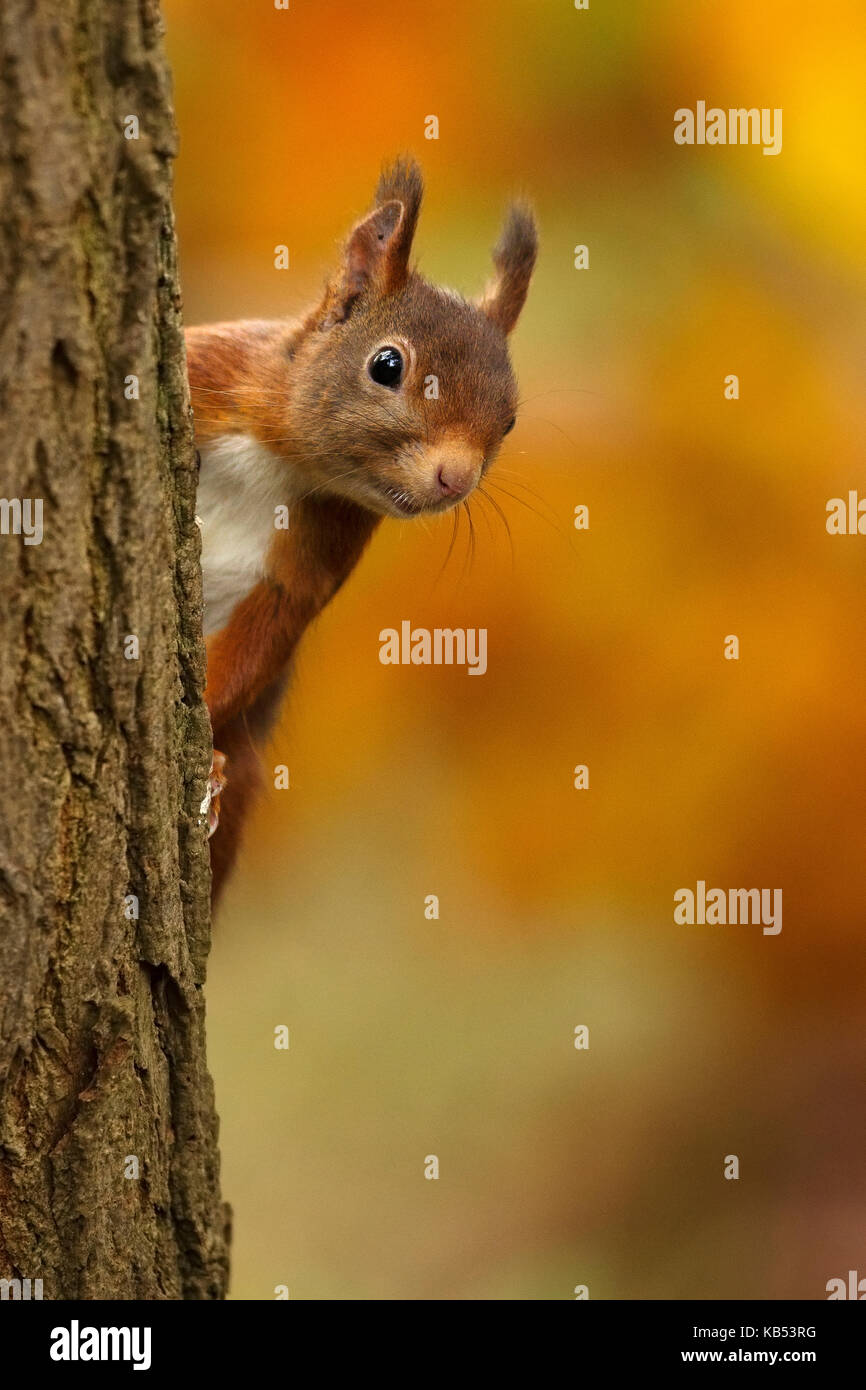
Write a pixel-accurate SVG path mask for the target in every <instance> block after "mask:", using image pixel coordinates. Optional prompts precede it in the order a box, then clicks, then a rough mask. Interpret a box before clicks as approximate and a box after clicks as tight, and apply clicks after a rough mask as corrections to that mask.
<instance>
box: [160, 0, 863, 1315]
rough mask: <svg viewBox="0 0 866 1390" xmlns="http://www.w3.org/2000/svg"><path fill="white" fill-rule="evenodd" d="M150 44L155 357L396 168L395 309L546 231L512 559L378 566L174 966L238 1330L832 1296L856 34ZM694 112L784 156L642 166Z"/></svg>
mask: <svg viewBox="0 0 866 1390" xmlns="http://www.w3.org/2000/svg"><path fill="white" fill-rule="evenodd" d="M164 10H165V16H166V23H167V33H168V44H169V53H170V57H171V59H172V63H173V67H174V80H175V94H176V107H177V118H178V125H179V130H180V140H181V153H180V158H179V161H178V165H177V184H176V191H177V214H178V231H179V237H180V249H181V268H182V276H183V284H184V302H185V315H186V319H187V322H188V323H196V322H204V321H207V320H213V319H228V318H232V317H241V316H246V317H252V316H269V317H277V316H281V315H283V314H291V313H293V312H295V311H296V310H298V309H300V308H301V307H303V306H304V305H305V304H306V303H307V302H308V301H309V300H311V299H312V298H313V297H314V296H315V295H316V294H317V292H318V291H319V289H320V287H321V284H322V281H323V277H324V275H325V273H326V270H327V269H328V267H329V265H330V263H331V261H332V259H333V255H334V252H335V249H336V246H337V244H338V242H339V240H340V238H341V237H342V235H343V234H344V232H345V231H346V229H347V228H348V226H349V225H350V224H351V222H352V221H353V219H354V218H355V217H356V216H358V215H359V214H360V213H361V212H363V211H364V210H365V208H366V207H367V205H368V202H369V199H370V196H371V193H372V189H373V186H374V183H375V179H376V175H377V171H378V168H379V166H380V164H381V162H382V161H383V160H384V159H385V158H387V157H389V156H391V155H393V154H395V153H397V152H399V151H401V150H408V151H411V152H413V153H414V154H416V155H417V156H418V157H419V159H420V160H421V162H422V164H423V167H424V171H425V176H426V181H427V195H426V202H425V207H424V210H423V213H422V218H421V223H420V230H419V235H418V238H417V242H416V253H417V257H418V261H419V264H420V267H421V269H422V270H423V271H424V272H425V273H426V274H427V275H428V276H429V277H430V278H432V279H434V280H437V281H439V282H441V283H445V284H448V285H451V286H454V287H455V288H458V289H460V290H461V291H463V292H465V293H469V294H471V293H474V292H475V291H476V290H477V289H479V288H480V287H481V285H482V284H483V282H484V279H485V277H486V275H487V273H488V269H489V248H490V246H491V245H492V243H493V241H494V240H495V237H496V234H497V231H498V226H499V221H500V218H501V214H502V210H503V207H504V205H505V202H506V200H507V198H508V196H509V195H510V194H511V193H513V192H515V191H522V192H525V193H526V194H528V195H529V196H530V197H531V198H532V200H533V202H534V203H535V206H536V208H537V212H538V216H539V220H540V226H541V237H542V252H541V257H540V261H539V265H538V270H537V274H536V278H535V282H534V284H533V288H532V291H531V293H530V298H529V303H528V305H527V308H526V310H525V312H524V315H523V317H522V320H521V322H520V324H519V326H518V329H517V332H516V334H515V337H514V344H513V351H514V358H515V363H516V366H517V369H518V373H519V377H520V383H521V393H522V402H523V403H522V405H521V409H520V414H519V420H518V425H517V428H516V429H515V430H514V432H513V433H512V434H511V435H510V436H509V438H508V440H507V441H506V445H505V447H504V449H503V452H502V455H501V456H500V461H499V463H498V464H497V467H496V469H495V472H494V473H493V475H492V481H493V482H496V483H498V484H499V485H500V487H501V489H502V491H499V492H497V491H495V490H494V491H493V496H494V497H495V498H496V499H497V500H498V501H499V502H500V504H501V505H502V508H503V510H504V511H505V512H506V514H507V518H508V523H509V527H510V531H511V543H510V544H509V539H508V536H507V535H506V532H505V529H504V527H503V525H502V524H501V522H500V521H499V519H498V518H497V517H496V515H495V514H494V513H493V512H492V511H491V510H490V509H489V508H487V507H486V506H485V504H484V503H483V501H479V500H478V499H476V500H475V502H474V503H473V507H472V513H473V519H474V523H475V531H476V549H475V555H474V559H472V558H471V557H470V553H469V545H468V529H467V526H466V524H465V522H464V523H463V526H462V528H461V533H460V535H459V536H458V539H457V543H456V545H455V547H454V551H453V552H452V554H451V556H450V559H449V560H448V562H447V564H445V559H446V553H447V551H448V545H449V540H450V536H451V524H450V521H449V520H448V519H445V520H442V521H439V522H437V523H435V524H433V523H424V522H422V523H418V522H414V523H413V522H406V523H399V522H396V521H389V522H387V523H385V524H384V525H383V526H382V528H381V529H380V532H379V534H378V535H377V537H376V540H375V542H374V544H373V546H372V548H371V550H370V552H369V553H368V555H367V556H366V558H365V559H364V561H363V564H362V565H361V567H360V568H359V570H358V571H357V572H356V573H355V575H354V576H353V578H352V580H351V581H350V583H349V584H348V586H347V587H346V589H345V590H344V591H343V592H342V593H341V594H340V595H339V597H338V599H337V600H336V601H335V602H334V603H333V605H332V606H331V607H330V608H329V609H328V610H327V612H326V614H325V615H324V617H323V618H322V620H321V621H320V622H319V623H318V625H317V626H316V628H315V629H314V630H313V631H311V632H310V633H309V634H308V637H307V639H306V642H305V644H304V649H303V653H302V656H301V659H300V661H299V664H298V668H297V673H296V678H295V681H294V686H293V689H292V692H291V697H290V700H289V702H288V705H287V708H286V711H285V717H284V719H283V721H282V723H281V726H280V728H279V730H278V733H277V736H276V737H275V739H274V742H273V746H272V748H271V749H270V750H269V753H268V756H267V758H266V762H267V765H268V767H272V766H273V765H274V764H278V763H285V764H287V765H288V767H289V769H290V777H291V787H290V789H289V790H288V791H277V790H274V789H271V790H270V791H269V792H268V794H267V796H266V797H265V799H264V801H263V803H262V805H261V806H260V808H259V812H258V814H257V817H256V819H255V822H254V826H253V829H252V831H251V833H250V836H249V840H248V844H247V849H246V854H245V856H244V858H243V862H242V866H241V869H240V871H239V872H238V874H237V877H236V879H235V881H234V882H233V884H232V887H231V889H230V891H229V893H228V894H227V897H226V900H225V905H224V909H223V911H222V913H221V915H220V918H219V920H218V922H217V929H216V940H215V947H214V952H213V957H212V962H211V968H210V976H209V981H208V1007H209V1039H210V1053H211V1060H212V1067H213V1071H214V1075H215V1080H216V1086H217V1099H218V1108H219V1110H220V1114H221V1118H222V1153H223V1177H224V1190H225V1195H226V1197H227V1199H228V1200H229V1201H230V1202H231V1203H232V1205H233V1208H234V1216H235V1226H234V1252H235V1253H234V1276H233V1295H234V1296H235V1297H240V1298H266V1299H267V1298H273V1296H274V1288H275V1286H276V1285H279V1284H285V1285H288V1287H289V1290H290V1296H291V1297H292V1298H300V1299H452V1298H455V1299H548V1298H552V1299H561V1298H573V1297H574V1292H573V1291H574V1288H575V1286H576V1285H579V1284H585V1285H588V1287H589V1293H590V1297H591V1298H626V1299H634V1298H666V1299H681V1298H690V1297H693V1298H729V1299H738V1298H763V1299H774V1298H781V1297H799V1298H810V1299H811V1298H823V1297H826V1294H825V1285H826V1282H827V1280H828V1279H830V1278H833V1277H835V1276H842V1277H846V1275H847V1271H848V1270H849V1269H853V1268H856V1269H859V1271H860V1273H861V1275H862V1274H866V1242H864V1225H866V1189H864V1173H863V1163H862V1155H863V1150H864V1144H866V1118H864V1117H866V1095H864V1091H866V1042H864V1029H863V1006H864V981H863V973H864V972H863V943H862V935H863V904H864V891H863V860H864V850H866V834H864V827H866V823H864V793H863V787H864V783H866V752H864V697H866V644H864V640H863V624H864V606H863V575H864V559H863V556H864V547H866V540H864V539H863V538H862V537H860V538H857V537H850V536H834V537H831V536H829V535H828V534H827V532H826V530H825V507H826V503H827V501H828V499H829V498H831V497H837V496H841V497H845V496H846V495H847V492H848V490H849V489H857V488H859V489H860V490H861V492H862V493H863V494H864V495H866V473H864V468H863V458H864V453H863V447H864V434H866V428H864V426H866V413H864V390H863V380H864V346H866V331H864V314H863V305H864V257H863V248H864V244H866V225H864V224H866V161H864V157H863V151H864V148H866V101H864V84H863V71H864V61H866V42H864V41H866V13H864V10H863V7H862V5H861V4H860V3H859V0H851V2H850V3H841V0H839V2H837V3H834V2H833V0H825V3H823V4H821V5H815V4H812V3H802V2H801V3H790V0H785V2H784V3H783V0H764V3H763V4H761V5H760V6H756V5H754V4H753V3H751V0H728V3H726V4H724V5H721V4H718V3H707V2H706V0H681V3H673V0H669V2H668V3H665V0H655V3H649V0H643V3H641V2H640V0H631V3H629V4H624V3H619V4H616V5H613V6H606V5H602V4H597V5H596V4H595V3H593V4H592V5H591V6H590V9H589V10H588V11H586V12H581V11H578V10H575V8H574V6H573V4H572V3H571V0H474V3H472V4H463V3H457V0H451V3H438V2H437V0H403V3H401V5H400V6H399V7H395V6H393V5H374V6H367V5H359V4H358V3H357V0H354V2H353V3H349V0H333V2H332V3H327V4H325V3H321V0H291V8H290V9H289V10H288V11H282V10H276V9H275V8H274V6H273V4H272V3H271V0H259V3H256V4H251V3H247V4H244V5H238V4H237V3H236V2H235V0H207V2H205V0H164ZM698 100H705V101H707V103H708V105H718V106H721V107H723V108H727V107H729V106H735V107H739V106H749V107H759V108H760V107H769V108H776V107H782V108H783V110H784V126H783V149H782V153H781V154H780V155H779V156H778V157H776V158H769V157H764V156H763V155H762V153H761V150H760V148H758V147H753V146H750V147H714V148H711V147H703V148H702V147H697V146H695V147H691V148H689V147H680V146H677V145H675V144H674V140H673V125H674V122H673V115H674V111H675V110H676V109H677V108H678V107H682V106H690V107H692V108H694V106H695V104H696V102H697V101H698ZM431 114H434V115H436V116H437V117H438V119H439V132H440V134H439V139H438V140H426V139H425V138H424V122H425V117H427V116H428V115H431ZM280 243H284V244H286V245H287V246H288V247H289V250H290V269H289V270H288V271H277V270H275V269H274V247H275V246H276V245H277V244H280ZM580 244H585V245H586V246H587V247H588V248H589V268H588V269H585V270H577V269H575V268H574V248H575V246H577V245H580ZM730 373H736V374H737V375H738V376H739V379H740V399H739V400H738V401H729V400H726V399H725V397H724V379H725V377H726V376H727V375H728V374H730ZM508 494H511V495H508ZM579 504H583V505H585V506H587V507H588V508H589V516H590V526H589V529H588V530H586V531H578V530H575V529H574V525H573V516H574V509H575V507H576V506H578V505H579ZM512 549H513V554H512ZM443 565H444V569H443ZM404 618H408V619H410V620H411V621H412V622H413V624H415V625H416V626H425V627H429V628H433V627H436V626H464V627H465V626H468V627H479V626H482V627H486V628H488V630H489V670H488V673H487V675H486V676H485V677H484V678H483V679H478V678H476V679H471V678H469V677H468V676H467V674H466V672H465V671H464V670H462V669H459V668H450V669H449V668H414V667H406V668H404V667H400V668H396V667H384V666H382V665H380V663H379V660H378V651H379V640H378V634H379V631H380V629H381V628H384V627H396V626H399V623H400V621H401V620H402V619H404ZM730 633H734V634H737V635H738V637H739V640H740V653H741V654H740V660H739V661H738V662H733V661H726V660H724V659H723V647H724V639H725V637H726V636H727V635H728V634H730ZM579 763H584V764H586V765H588V767H589V775H590V786H589V789H588V790H586V791H578V790H575V789H574V787H573V769H574V767H575V765H576V764H579ZM699 878H703V879H705V880H706V881H707V883H708V885H718V886H723V887H726V888H727V887H735V886H743V887H753V886H760V887H767V888H775V887H781V888H782V889H783V892H784V925H783V930H782V933H781V935H779V936H775V937H771V936H763V935H762V934H761V931H760V928H759V927H758V928H756V927H750V926H728V927H711V926H693V927H684V926H675V925H674V923H673V894H674V891H675V890H676V889H677V888H679V887H684V886H690V887H692V888H694V886H695V883H696V881H697V879H699ZM434 893H435V894H437V895H438V896H439V900H440V917H439V920H438V921H430V920H427V919H426V918H425V913H424V901H425V897H426V896H427V895H428V894H434ZM279 1024H285V1025H287V1026H288V1027H289V1029H290V1036H291V1046H290V1050H289V1051H288V1052H281V1051H276V1050H275V1048H274V1045H273V1038H274V1028H275V1027H276V1026H277V1025H279ZM578 1024H585V1025H586V1026H587V1027H588V1028H589V1033H590V1047H589V1050H588V1051H578V1050H575V1047H574V1029H575V1027H576V1026H577V1025H578ZM430 1154H436V1155H437V1156H438V1158H439V1163H440V1178H439V1180H438V1181H427V1180H425V1178H424V1163H425V1157H426V1156H427V1155H430ZM727 1154H737V1155H738V1156H739V1159H740V1165H741V1169H740V1172H741V1175H740V1179H739V1181H726V1180H725V1179H724V1177H723V1168H724V1158H725V1155H727Z"/></svg>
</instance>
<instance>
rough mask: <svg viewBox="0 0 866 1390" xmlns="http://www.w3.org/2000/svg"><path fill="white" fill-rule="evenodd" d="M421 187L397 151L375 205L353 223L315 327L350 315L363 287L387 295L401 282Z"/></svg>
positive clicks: (417, 173)
mask: <svg viewBox="0 0 866 1390" xmlns="http://www.w3.org/2000/svg"><path fill="white" fill-rule="evenodd" d="M423 192H424V181H423V179H422V177H421V170H420V169H419V168H418V165H417V164H416V163H415V161H414V160H412V159H409V158H408V157H401V158H400V159H396V160H395V161H394V162H393V164H391V165H388V166H387V167H386V168H384V169H383V170H382V173H381V175H380V177H379V182H378V185H377V187H376V195H375V198H374V200H373V209H372V211H371V212H369V213H368V214H367V216H366V217H364V218H362V219H361V221H360V222H358V223H357V224H356V225H355V226H354V227H353V228H352V231H351V232H350V234H349V238H348V241H347V242H346V245H345V248H344V251H343V263H342V265H341V267H340V269H339V270H338V272H337V275H336V277H335V279H334V280H333V281H332V282H331V284H330V285H329V287H328V289H327V291H326V294H325V298H324V300H323V302H322V304H321V305H320V306H319V308H318V309H317V310H316V312H315V314H314V315H313V321H314V322H315V323H316V325H317V327H319V328H320V329H328V328H332V327H333V326H334V324H336V323H341V322H342V321H343V320H344V319H346V318H348V316H349V314H350V313H351V312H352V309H353V307H354V305H355V302H356V301H357V300H358V299H359V298H360V296H361V295H362V294H363V293H364V292H365V291H370V292H374V293H376V294H379V295H382V296H385V295H389V294H394V293H396V291H398V290H401V289H402V288H403V286H404V285H405V283H406V280H407V279H408V276H409V253H410V252H411V250H412V238H413V237H414V235H415V224H416V223H417V221H418V212H419V209H420V207H421V197H422V195H423Z"/></svg>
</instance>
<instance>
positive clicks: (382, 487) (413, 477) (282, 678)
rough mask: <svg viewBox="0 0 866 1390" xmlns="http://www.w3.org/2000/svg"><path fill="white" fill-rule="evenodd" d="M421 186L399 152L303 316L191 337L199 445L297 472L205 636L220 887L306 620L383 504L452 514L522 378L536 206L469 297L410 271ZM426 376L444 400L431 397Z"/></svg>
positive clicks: (352, 557) (498, 433) (523, 214)
mask: <svg viewBox="0 0 866 1390" xmlns="http://www.w3.org/2000/svg"><path fill="white" fill-rule="evenodd" d="M422 191H423V186H422V180H421V174H420V171H419V169H418V167H417V165H415V164H414V163H412V162H411V161H409V160H398V161H397V162H396V163H395V164H393V165H392V166H391V167H390V168H388V169H386V170H385V171H384V172H383V174H382V176H381V178H380V180H379V183H378V186H377V189H376V196H375V200H374V207H373V210H372V211H371V212H370V213H368V214H367V215H366V216H365V217H363V218H362V219H361V220H360V221H359V222H358V223H357V224H356V225H355V227H354V228H353V229H352V231H351V232H350V233H349V236H348V239H347V241H346V244H345V247H344V251H343V255H342V258H341V261H340V264H339V266H338V268H337V270H336V272H335V274H334V275H333V277H332V278H331V280H330V281H329V283H328V285H327V287H326V289H325V292H324V294H323V296H322V298H321V300H320V302H319V304H318V305H317V306H315V308H314V309H312V310H310V311H308V313H307V314H306V315H305V316H304V317H303V318H301V319H300V320H298V321H295V322H288V321H285V322H280V321H278V322H257V321H250V322H242V323H236V324H218V325H216V326H213V327H209V328H198V329H190V330H189V331H188V334H187V348H188V358H189V375H190V384H191V389H192V400H193V407H194V411H195V428H196V438H197V442H198V443H199V445H200V446H201V447H202V448H206V446H207V445H208V444H209V443H211V442H212V441H214V440H217V439H220V438H223V437H225V436H226V435H232V434H238V435H253V436H254V437H255V438H256V439H258V440H259V441H260V442H261V443H262V444H264V445H266V446H267V447H268V448H269V449H270V450H272V452H273V453H274V454H275V455H276V456H278V457H279V458H281V459H282V460H283V461H284V462H285V464H286V467H287V478H289V477H291V479H292V480H293V481H294V482H295V483H297V482H298V481H300V482H301V483H302V484H303V494H302V497H301V500H300V501H299V502H298V503H296V505H295V506H294V507H293V508H292V515H291V526H290V529H289V531H287V532H275V537H274V540H273V542H272V544H271V547H270V550H269V551H268V554H267V560H266V564H265V576H266V577H265V579H264V580H263V581H262V582H260V583H258V584H257V585H256V586H255V587H254V588H253V589H252V591H251V592H250V593H248V594H247V595H246V596H243V597H241V598H240V599H239V601H238V603H237V604H236V606H235V608H234V610H233V611H232V613H231V616H230V618H229V620H228V622H227V623H226V625H225V626H224V627H223V628H222V629H221V630H220V631H219V632H217V633H215V634H213V636H212V637H211V638H210V640H209V643H208V681H207V691H206V698H207V703H208V707H209V709H210V714H211V722H212V724H213V730H214V746H215V747H217V748H220V749H221V751H222V752H224V753H226V754H227V758H228V762H227V766H226V777H227V789H226V792H225V795H224V797H223V799H222V802H223V804H222V807H221V810H220V822H219V826H218V828H217V831H216V833H215V835H214V836H213V838H212V840H211V847H212V865H213V873H214V892H215V894H216V893H217V892H218V891H219V889H220V888H221V886H222V884H223V882H224V880H225V876H226V874H227V872H228V870H229V868H230V866H231V863H232V862H233V860H234V857H235V854H236V852H237V843H238V839H239V836H240V833H241V827H242V823H243V820H244V817H245V816H246V813H247V811H248V809H249V806H250V804H251V802H252V799H253V796H254V793H255V788H256V785H257V780H258V771H257V755H256V752H255V748H256V745H257V744H258V743H259V742H260V740H261V739H262V738H264V737H265V736H266V733H267V730H268V729H269V727H270V724H271V722H272V720H273V718H274V717H275V713H276V710H277V707H278V704H279V698H280V695H281V692H282V690H283V689H284V687H285V683H286V679H287V672H288V668H289V664H290V662H291V658H292V654H293V652H294V650H295V647H296V645H297V643H298V641H299V640H300V638H301V636H302V634H303V632H304V631H305V630H306V628H307V627H308V625H309V623H310V622H311V621H312V619H313V618H314V617H315V616H316V615H317V613H319V612H320V611H321V610H322V608H323V607H324V606H325V604H326V603H328V602H329V600H330V599H331V598H332V596H333V595H334V593H336V591H337V589H339V587H340V585H341V584H342V583H343V581H344V580H345V579H346V577H347V575H348V574H349V573H350V572H351V570H352V569H353V568H354V566H355V564H356V563H357V561H358V559H359V557H360V555H361V553H362V551H363V549H364V546H365V545H366V543H367V541H368V540H369V538H370V536H371V534H372V532H373V530H374V528H375V526H376V524H377V523H378V521H379V519H380V518H381V516H382V515H413V514H416V513H418V512H422V511H427V512H431V511H432V512H437V511H442V510H445V509H446V508H447V507H448V506H449V505H451V504H452V501H453V500H454V499H453V497H452V496H450V495H448V494H447V493H446V492H445V491H444V483H443V481H442V479H443V466H448V467H449V468H451V467H452V466H453V476H454V477H457V478H459V479H460V480H465V487H466V488H468V487H469V486H474V484H475V483H477V481H478V480H479V479H480V477H481V476H482V475H483V473H484V471H486V469H487V468H488V467H489V466H490V463H491V461H492V458H493V456H494V454H495V453H496V451H497V449H498V447H499V444H500V443H501V440H502V437H503V434H504V433H505V432H506V430H507V429H508V428H509V427H510V425H511V423H513V417H514V414H515V411H516V408H517V387H516V383H515V380H514V375H513V372H512V369H511V365H510V362H509V357H508V349H507V346H506V334H507V333H508V332H510V330H511V329H512V328H513V326H514V324H515V322H516V320H517V317H518V315H519V313H520V309H521V308H522V305H523V302H524V300H525V298H526V293H527V290H528V287H529V280H530V276H531V274H532V267H533V265H534V262H535V253H536V234H535V224H534V221H533V219H532V215H531V213H530V212H529V210H528V209H527V208H525V207H516V208H514V209H512V211H511V213H510V214H509V217H508V219H507V221H506V224H505V228H504V231H503V234H502V237H501V238H500V241H499V243H498V244H497V247H496V250H495V252H494V264H495V267H496V272H497V273H496V278H495V279H494V281H493V282H492V284H491V285H490V286H489V287H488V289H487V290H486V291H485V294H484V296H483V297H482V299H481V301H480V302H479V303H478V304H472V303H470V302H469V301H467V300H464V299H461V298H460V297H459V296H457V295H453V294H451V293H449V292H445V291H442V290H440V289H438V288H437V287H435V286H433V285H430V284H429V283H428V282H427V281H426V280H424V279H423V278H422V277H421V276H420V275H419V274H417V272H415V271H413V270H411V269H410V266H409V257H410V254H411V249H412V239H413V236H414V233H415V226H416V223H417V219H418V212H419V208H420V205H421V197H422ZM383 344H388V345H391V346H394V347H397V348H398V349H399V350H400V352H401V353H402V355H403V358H404V363H405V367H404V374H403V378H402V380H401V382H400V386H399V390H395V391H391V390H389V389H387V388H384V387H383V386H382V385H381V384H379V383H376V382H375V381H373V380H371V379H370V376H369V373H368V371H367V370H366V365H367V363H368V361H369V359H370V356H371V354H372V353H373V352H374V351H376V350H377V348H378V347H381V346H382V345H383ZM431 377H435V378H436V379H437V381H438V383H439V395H438V398H430V397H429V393H428V390H427V386H428V383H429V381H430V378H431ZM450 459H453V460H454V462H453V465H452V464H450V463H449V460H450ZM461 486H464V483H463V481H461ZM460 495H463V494H462V493H461V494H460ZM458 500H459V498H458Z"/></svg>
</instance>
